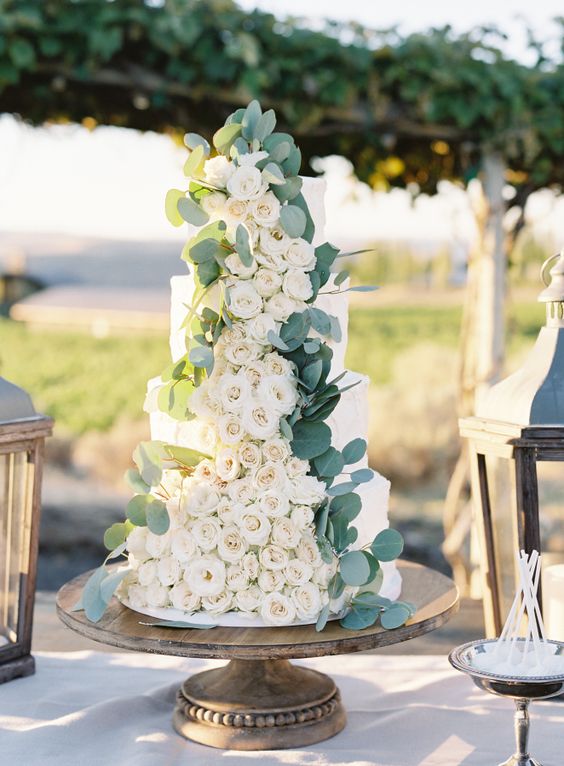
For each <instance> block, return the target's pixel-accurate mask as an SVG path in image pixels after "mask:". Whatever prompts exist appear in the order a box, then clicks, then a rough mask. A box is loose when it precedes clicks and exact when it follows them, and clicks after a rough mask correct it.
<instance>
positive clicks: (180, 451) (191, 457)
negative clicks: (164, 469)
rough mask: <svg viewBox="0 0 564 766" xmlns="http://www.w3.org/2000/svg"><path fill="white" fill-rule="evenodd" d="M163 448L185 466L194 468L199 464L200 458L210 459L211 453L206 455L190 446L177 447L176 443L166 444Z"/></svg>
mask: <svg viewBox="0 0 564 766" xmlns="http://www.w3.org/2000/svg"><path fill="white" fill-rule="evenodd" d="M165 449H166V451H167V453H168V454H169V455H170V457H171V458H172V459H173V460H176V461H177V462H179V463H180V464H181V465H183V466H187V467H188V468H194V467H195V466H197V465H199V464H200V463H201V462H202V460H212V456H211V455H207V454H206V453H205V452H200V451H199V450H197V449H192V448H190V447H179V446H178V445H176V444H167V445H166V447H165Z"/></svg>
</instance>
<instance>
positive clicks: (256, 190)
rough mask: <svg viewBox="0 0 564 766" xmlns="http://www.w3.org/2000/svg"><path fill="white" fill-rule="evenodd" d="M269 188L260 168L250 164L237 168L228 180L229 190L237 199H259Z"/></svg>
mask: <svg viewBox="0 0 564 766" xmlns="http://www.w3.org/2000/svg"><path fill="white" fill-rule="evenodd" d="M267 188H268V185H267V184H266V183H265V182H264V181H263V179H262V175H261V172H260V170H258V168H255V167H253V166H249V165H247V166H243V167H239V168H237V170H236V171H235V172H234V173H233V174H232V175H231V177H230V178H229V179H228V181H227V191H228V192H229V194H231V196H232V197H235V198H236V199H243V200H256V199H259V197H262V195H263V194H264V193H265V191H266V190H267Z"/></svg>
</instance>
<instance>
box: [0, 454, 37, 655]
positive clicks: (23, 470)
mask: <svg viewBox="0 0 564 766" xmlns="http://www.w3.org/2000/svg"><path fill="white" fill-rule="evenodd" d="M32 486H33V464H31V463H30V462H29V461H28V454H27V452H16V453H8V454H0V647H1V645H2V644H7V643H10V644H11V643H15V642H16V641H17V640H18V621H19V618H20V609H21V606H22V603H21V600H22V598H23V596H24V594H23V593H22V585H23V582H24V578H25V575H26V574H27V569H28V564H29V544H30V533H31V510H32Z"/></svg>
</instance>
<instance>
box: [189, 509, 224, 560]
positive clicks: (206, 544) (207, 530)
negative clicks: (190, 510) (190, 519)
mask: <svg viewBox="0 0 564 766" xmlns="http://www.w3.org/2000/svg"><path fill="white" fill-rule="evenodd" d="M190 532H192V535H193V536H194V540H195V541H196V545H197V546H198V547H199V548H200V550H202V551H204V553H209V551H212V550H213V549H214V548H215V547H216V546H217V543H218V541H219V534H220V532H221V526H220V524H219V521H218V520H217V519H216V518H215V517H214V516H203V517H202V518H199V519H196V521H195V522H194V523H193V524H192V525H191V527H190Z"/></svg>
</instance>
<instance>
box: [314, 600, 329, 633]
mask: <svg viewBox="0 0 564 766" xmlns="http://www.w3.org/2000/svg"><path fill="white" fill-rule="evenodd" d="M328 619H329V604H325V606H324V607H323V609H322V610H321V611H320V612H319V617H318V618H317V622H316V623H315V630H316V631H317V632H318V633H320V632H321V631H322V630H323V628H324V627H325V626H326V625H327V620H328Z"/></svg>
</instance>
